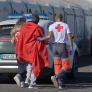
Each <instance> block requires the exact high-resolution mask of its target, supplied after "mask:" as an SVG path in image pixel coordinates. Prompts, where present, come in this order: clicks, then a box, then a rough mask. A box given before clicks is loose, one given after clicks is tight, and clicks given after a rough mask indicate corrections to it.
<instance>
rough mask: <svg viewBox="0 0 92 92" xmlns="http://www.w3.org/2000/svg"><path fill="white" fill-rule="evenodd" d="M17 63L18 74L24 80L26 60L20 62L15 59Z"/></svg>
mask: <svg viewBox="0 0 92 92" xmlns="http://www.w3.org/2000/svg"><path fill="white" fill-rule="evenodd" d="M17 65H18V74H20V76H21V81H24V80H25V78H26V66H27V62H21V61H19V60H17Z"/></svg>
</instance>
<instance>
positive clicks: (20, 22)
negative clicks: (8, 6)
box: [16, 18, 26, 25]
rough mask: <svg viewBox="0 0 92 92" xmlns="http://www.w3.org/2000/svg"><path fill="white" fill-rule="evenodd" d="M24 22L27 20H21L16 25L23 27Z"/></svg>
mask: <svg viewBox="0 0 92 92" xmlns="http://www.w3.org/2000/svg"><path fill="white" fill-rule="evenodd" d="M24 22H26V19H25V18H19V20H18V21H17V22H16V25H22V24H23V23H24Z"/></svg>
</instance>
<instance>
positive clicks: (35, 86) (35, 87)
mask: <svg viewBox="0 0 92 92" xmlns="http://www.w3.org/2000/svg"><path fill="white" fill-rule="evenodd" d="M28 88H29V89H31V88H34V89H38V87H37V85H29V87H28Z"/></svg>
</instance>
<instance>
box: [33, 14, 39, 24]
mask: <svg viewBox="0 0 92 92" xmlns="http://www.w3.org/2000/svg"><path fill="white" fill-rule="evenodd" d="M32 22H34V23H36V24H38V22H39V16H38V15H37V14H33V15H32Z"/></svg>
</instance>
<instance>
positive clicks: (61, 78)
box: [57, 44, 70, 89]
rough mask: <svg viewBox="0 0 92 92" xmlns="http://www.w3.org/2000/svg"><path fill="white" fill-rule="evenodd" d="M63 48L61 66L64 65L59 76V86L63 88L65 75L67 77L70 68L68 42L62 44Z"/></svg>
mask: <svg viewBox="0 0 92 92" xmlns="http://www.w3.org/2000/svg"><path fill="white" fill-rule="evenodd" d="M61 48H62V53H61V66H62V68H61V70H60V71H59V73H58V75H57V77H58V85H59V88H61V89H62V87H63V84H64V80H65V77H66V72H67V70H68V69H69V68H70V62H69V59H68V53H67V49H66V44H62V45H61Z"/></svg>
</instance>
